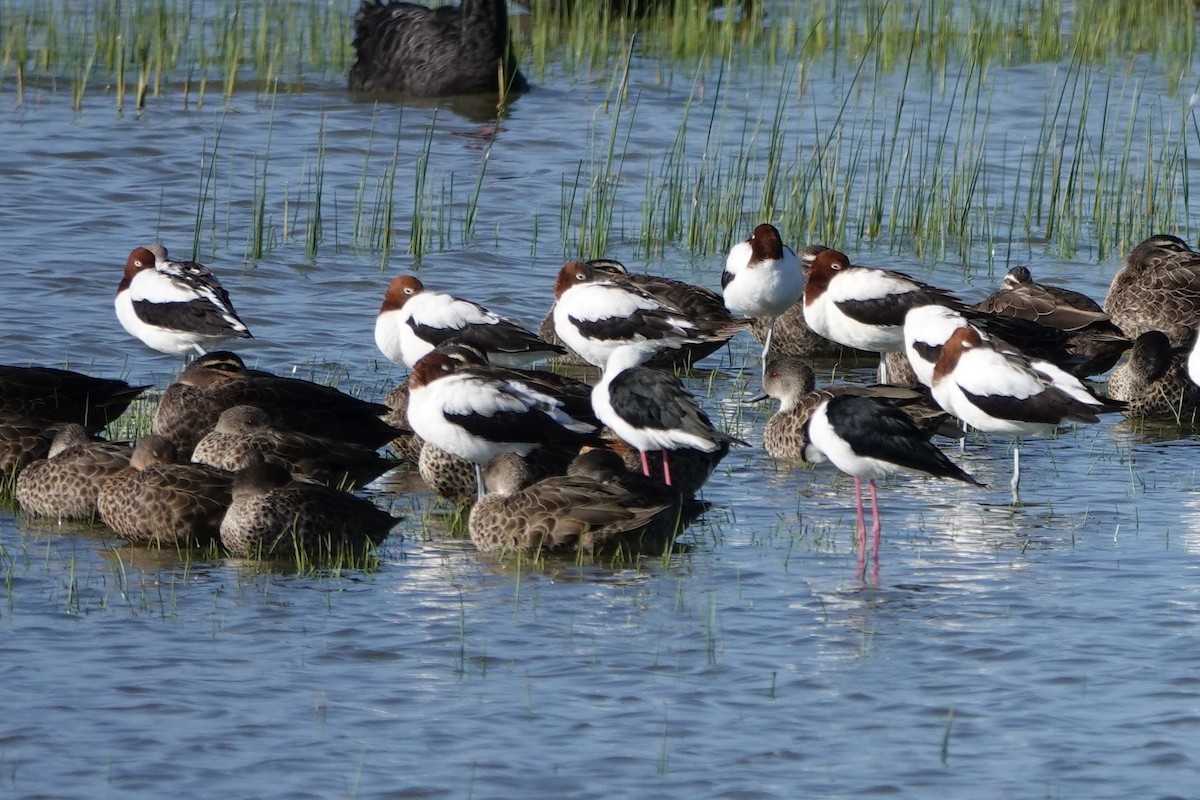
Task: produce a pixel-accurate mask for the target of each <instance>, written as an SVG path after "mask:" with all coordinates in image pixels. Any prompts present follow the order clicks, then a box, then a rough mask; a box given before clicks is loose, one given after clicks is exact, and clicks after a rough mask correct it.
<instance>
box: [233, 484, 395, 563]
mask: <svg viewBox="0 0 1200 800" xmlns="http://www.w3.org/2000/svg"><path fill="white" fill-rule="evenodd" d="M398 521H399V520H398V519H395V518H393V517H392V516H391V515H390V514H388V513H387V512H385V511H383V510H382V509H380V508H378V507H376V506H375V505H374V504H373V503H371V502H370V501H369V500H364V499H362V498H361V497H355V496H354V495H352V494H347V493H346V492H340V491H338V490H336V489H331V488H329V487H328V486H322V485H320V484H316V483H308V482H305V481H296V480H293V479H292V477H291V475H289V474H288V471H287V470H286V469H284V468H283V467H281V466H280V465H278V464H269V463H260V464H256V465H254V466H252V467H249V468H247V469H244V470H242V471H241V472H239V473H238V474H237V476H236V477H235V478H234V481H233V502H232V504H231V505H230V506H229V511H228V512H226V514H225V518H224V520H223V521H222V522H221V543H222V544H223V545H225V548H226V549H227V550H228V551H229V552H230V553H233V554H234V555H236V556H242V557H250V558H265V557H279V556H283V557H291V556H294V555H296V554H297V553H298V552H299V553H304V554H306V555H309V556H312V557H316V558H323V557H328V556H334V555H337V554H338V553H339V552H340V551H341V549H343V548H350V549H352V550H357V549H360V548H362V547H364V546H366V545H367V544H373V545H374V544H379V543H380V542H382V541H383V540H384V539H386V538H387V535H388V533H389V532H390V531H391V529H392V528H393V527H394V526H395V524H396V523H397V522H398Z"/></svg>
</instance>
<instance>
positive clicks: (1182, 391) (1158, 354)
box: [1108, 331, 1200, 424]
mask: <svg viewBox="0 0 1200 800" xmlns="http://www.w3.org/2000/svg"><path fill="white" fill-rule="evenodd" d="M1186 360H1187V354H1186V353H1185V352H1183V351H1182V349H1180V348H1173V347H1172V346H1171V342H1170V341H1169V340H1168V339H1167V336H1166V334H1164V333H1162V332H1161V331H1146V332H1145V333H1143V334H1142V335H1141V336H1139V337H1138V338H1137V341H1135V342H1134V343H1133V349H1132V350H1131V351H1130V352H1129V359H1128V360H1127V361H1126V362H1125V363H1123V364H1121V365H1120V366H1119V367H1117V368H1116V369H1115V370H1113V373H1112V375H1111V376H1110V377H1109V379H1108V396H1109V398H1111V399H1113V400H1123V401H1124V402H1125V408H1124V409H1122V411H1121V413H1123V414H1124V415H1125V416H1127V417H1161V418H1166V419H1172V420H1176V421H1177V422H1185V423H1189V424H1190V423H1192V422H1193V421H1194V419H1195V416H1196V410H1197V407H1200V386H1197V385H1196V384H1195V383H1193V382H1192V380H1191V378H1189V377H1188V373H1187V364H1186Z"/></svg>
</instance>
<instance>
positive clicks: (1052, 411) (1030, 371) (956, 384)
mask: <svg viewBox="0 0 1200 800" xmlns="http://www.w3.org/2000/svg"><path fill="white" fill-rule="evenodd" d="M985 337H986V334H982V333H981V332H980V331H979V330H978V329H977V328H975V327H974V326H971V325H967V326H965V327H960V328H957V329H956V330H955V331H954V332H953V333H951V334H950V337H949V339H948V340H947V341H946V343H945V344H944V345H943V346H942V351H941V355H940V356H939V357H938V360H937V363H936V364H935V365H934V368H933V384H932V390H933V399H934V400H936V401H937V403H938V405H940V406H941V407H942V408H943V409H945V410H946V411H948V412H949V413H951V414H953V415H954V416H956V417H958V418H959V419H961V420H962V421H963V422H965V423H967V424H969V425H971V426H972V427H974V428H977V429H978V430H981V431H985V432H987V433H998V434H1004V435H1008V436H1012V437H1014V438H1015V439H1020V438H1021V437H1023V436H1038V435H1046V434H1050V433H1053V432H1054V431H1055V430H1057V429H1058V427H1059V426H1060V425H1063V424H1065V423H1068V422H1098V421H1099V418H1098V417H1097V416H1096V415H1097V414H1100V413H1104V412H1109V411H1118V410H1120V408H1121V405H1122V404H1120V403H1114V402H1111V401H1105V400H1101V399H1100V398H1098V397H1096V395H1095V394H1093V393H1092V391H1091V390H1090V389H1088V388H1087V387H1086V386H1084V385H1083V384H1082V383H1081V382H1080V381H1079V379H1078V378H1076V377H1075V376H1074V375H1071V374H1069V373H1067V372H1065V371H1063V370H1061V369H1059V368H1057V367H1055V366H1054V365H1052V364H1049V363H1047V362H1042V361H1034V360H1032V359H1030V358H1029V357H1028V356H1026V355H1024V354H1022V353H1020V352H1018V351H1015V350H1012V349H1010V348H1006V347H1003V346H1002V345H997V343H996V342H995V341H994V340H992V339H991V338H990V337H988V338H985ZM1020 481H1021V451H1020V446H1019V442H1018V443H1016V444H1014V446H1013V477H1012V484H1011V486H1012V495H1013V502H1014V503H1015V502H1018V501H1019V499H1020V496H1019V488H1020Z"/></svg>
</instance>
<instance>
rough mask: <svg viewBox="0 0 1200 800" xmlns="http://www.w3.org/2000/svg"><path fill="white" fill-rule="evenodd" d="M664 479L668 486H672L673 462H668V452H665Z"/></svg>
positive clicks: (663, 452)
mask: <svg viewBox="0 0 1200 800" xmlns="http://www.w3.org/2000/svg"><path fill="white" fill-rule="evenodd" d="M662 454H663V479H664V480H665V481H666V482H667V486H670V485H671V462H670V461H668V460H667V451H666V450H663V451H662Z"/></svg>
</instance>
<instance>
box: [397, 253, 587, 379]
mask: <svg viewBox="0 0 1200 800" xmlns="http://www.w3.org/2000/svg"><path fill="white" fill-rule="evenodd" d="M451 341H453V342H459V343H462V344H467V345H471V346H472V347H475V348H476V349H478V350H480V351H481V352H482V353H483V354H484V355H485V356H486V357H487V360H488V362H489V363H492V364H496V365H498V366H505V367H519V366H522V365H525V364H530V363H533V362H534V361H538V360H541V359H543V358H550V357H551V356H554V355H557V354H559V353H562V352H563V349H562V348H561V347H559V346H558V345H554V344H548V343H546V342H544V341H542V340H541V339H539V338H538V337H537V335H536V334H534V333H532V332H530V331H527V330H526V329H524V328H522V327H521V326H520V325H518V324H516V323H515V322H512V321H510V320H507V319H505V318H504V317H501V316H500V315H499V314H494V313H493V312H491V311H488V310H487V309H486V308H484V307H483V306H481V305H479V304H478V303H472V302H471V301H469V300H462V299H459V298H457V297H454V296H453V295H449V294H446V293H444V292H435V291H430V290H428V289H426V288H425V286H424V284H422V283H421V281H420V280H418V279H417V278H415V277H413V276H412V275H401V276H399V277H397V278H394V279H393V280H392V282H391V284H389V285H388V290H387V293H386V294H385V295H384V298H383V305H382V306H381V307H380V309H379V316H378V317H376V319H375V344H376V345H378V347H379V350H380V352H382V353H383V354H384V355H385V356H387V358H388V360H390V361H393V362H395V363H397V364H404V365H405V366H407V367H409V368H411V367H412V366H413V365H414V364H416V363H417V361H419V360H420V359H421V358H422V357H423V356H425V355H426V354H428V353H429V352H431V351H432V350H433V349H434V348H435V347H437V346H438V345H440V344H442V343H444V342H451Z"/></svg>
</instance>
